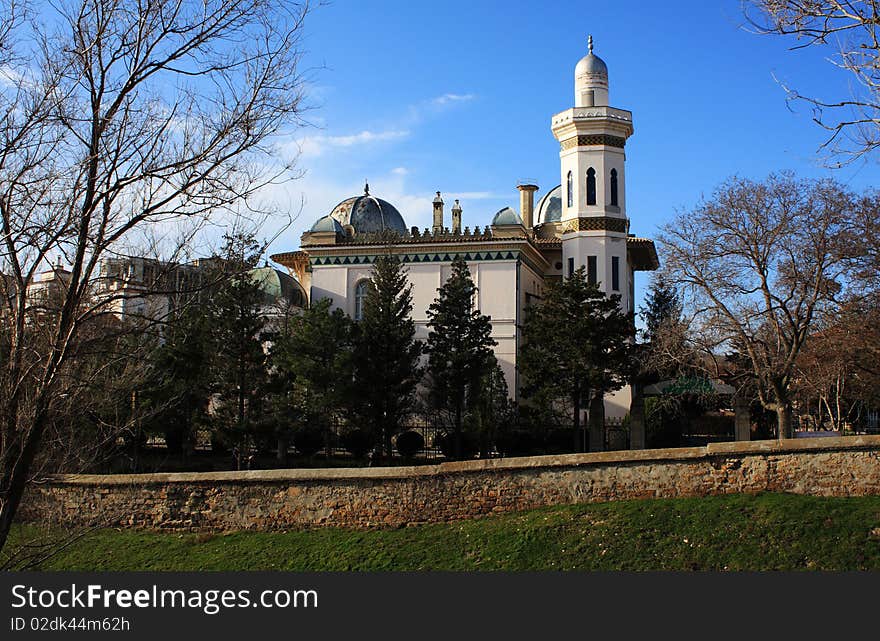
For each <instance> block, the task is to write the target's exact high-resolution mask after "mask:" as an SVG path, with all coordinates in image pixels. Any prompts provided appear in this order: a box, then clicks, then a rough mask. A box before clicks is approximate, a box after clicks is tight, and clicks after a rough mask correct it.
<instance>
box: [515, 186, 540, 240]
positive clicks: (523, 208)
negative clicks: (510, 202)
mask: <svg viewBox="0 0 880 641" xmlns="http://www.w3.org/2000/svg"><path fill="white" fill-rule="evenodd" d="M516 188H517V189H519V216H520V218H522V221H523V225H524V226H525V228H526V229H531V228H532V227H533V226H534V224H535V223H534V221H533V220H532V219H533V218H534V212H535V192H536V191H538V186H537V185H532V184H530V183H526V184H524V185H517V186H516Z"/></svg>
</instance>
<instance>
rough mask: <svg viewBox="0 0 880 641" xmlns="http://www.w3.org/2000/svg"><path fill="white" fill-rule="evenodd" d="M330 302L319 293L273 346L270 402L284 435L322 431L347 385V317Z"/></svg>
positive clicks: (349, 334)
mask: <svg viewBox="0 0 880 641" xmlns="http://www.w3.org/2000/svg"><path fill="white" fill-rule="evenodd" d="M331 304H332V301H331V300H330V299H329V298H323V299H321V300H318V301H314V302H313V303H312V305H311V306H310V307H309V309H306V310H304V311H303V313H302V314H299V315H296V316H293V317H292V318H291V319H290V321H289V323H288V329H287V331H286V332H284V333H282V334H280V335H278V336H277V337H276V340H275V342H274V344H273V345H272V347H271V350H270V363H271V369H272V377H273V381H274V382H273V385H272V390H273V391H274V394H273V396H272V397H271V398H270V399H269V402H270V407H271V408H272V410H273V414H274V416H273V421H274V422H275V424H276V425H277V426H278V427H277V429H278V430H279V435H280V436H281V437H282V439H284V438H286V436H287V435H288V434H289V435H292V436H293V437H294V442H295V441H296V436H297V434H298V433H302V432H303V431H305V430H312V431H317V430H320V431H321V432H322V433H323V432H324V431H326V428H327V426H329V425H330V423H331V421H332V420H333V417H334V416H335V414H336V413H337V412H338V410H339V408H340V406H341V405H342V401H343V399H344V398H345V392H346V390H347V389H348V387H349V386H350V381H351V378H352V369H351V335H352V328H351V319H350V318H349V317H348V316H346V314H345V312H343V311H342V310H341V309H334V310H332V311H331V309H330V307H331Z"/></svg>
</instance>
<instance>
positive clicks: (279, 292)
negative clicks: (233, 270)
mask: <svg viewBox="0 0 880 641" xmlns="http://www.w3.org/2000/svg"><path fill="white" fill-rule="evenodd" d="M248 277H249V278H250V279H251V280H252V281H253V282H254V283H255V284H256V285H257V286H258V287H259V288H260V289H261V290H262V291H263V297H264V303H265V304H268V305H271V304H274V303H277V302H279V301H282V300H284V301H286V302H288V303H290V304H292V305H294V306H296V307H305V306H306V294H305V290H303V288H302V285H300V284H299V283H298V282H297V280H296V279H295V278H293V277H292V276H291V275H290V274H285V273H284V272H282V271H280V270H278V269H275V268H273V267H268V266H266V267H257V268H255V269H252V270H250V271H249V272H248Z"/></svg>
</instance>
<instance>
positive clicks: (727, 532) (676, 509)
mask: <svg viewBox="0 0 880 641" xmlns="http://www.w3.org/2000/svg"><path fill="white" fill-rule="evenodd" d="M38 534H39V531H38V528H36V527H34V526H18V527H16V528H15V530H14V532H13V537H12V539H11V542H12V544H13V545H15V544H21V543H22V542H24V541H26V540H29V539H33V538H34V537H36V536H37V535H38ZM40 569H45V570H296V571H314V570H319V571H320V570H798V569H808V570H864V569H872V570H878V569H880V497H859V498H816V497H806V496H796V495H787V494H760V495H755V496H753V495H732V496H719V497H708V498H694V499H671V500H645V501H619V502H614V503H601V504H592V505H568V506H561V507H553V508H544V509H538V510H532V511H529V512H522V513H518V514H510V515H503V516H497V517H492V518H485V519H477V520H473V521H466V522H459V523H449V524H438V525H421V526H416V527H409V528H403V529H398V530H368V531H356V530H345V529H335V528H325V529H314V530H306V531H291V532H231V533H219V534H214V535H210V534H178V533H167V532H165V533H156V532H143V531H131V530H111V529H106V530H99V531H95V532H92V533H90V534H88V535H87V536H85V537H83V538H81V539H79V540H78V541H76V542H75V543H74V544H73V545H72V546H70V547H68V548H67V549H65V550H63V551H62V552H60V553H59V554H57V555H56V556H54V557H53V558H51V559H49V560H48V561H46V562H44V563H43V564H42V565H41V566H40Z"/></svg>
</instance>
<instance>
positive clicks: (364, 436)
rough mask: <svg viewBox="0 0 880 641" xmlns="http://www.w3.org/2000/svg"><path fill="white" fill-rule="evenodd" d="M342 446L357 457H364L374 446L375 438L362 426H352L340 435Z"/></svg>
mask: <svg viewBox="0 0 880 641" xmlns="http://www.w3.org/2000/svg"><path fill="white" fill-rule="evenodd" d="M340 441H341V443H342V447H344V448H345V450H346V451H347V452H348V453H349V454H351V455H352V456H353V457H355V458H363V457H365V456H366V455H367V452H369V451H370V449H371V448H372V447H373V438H372V437H371V436H370V434H369V432H367V430H365V429H363V428H361V427H350V428H348V429H347V430H345V431H344V432H342V435H341V436H340Z"/></svg>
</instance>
